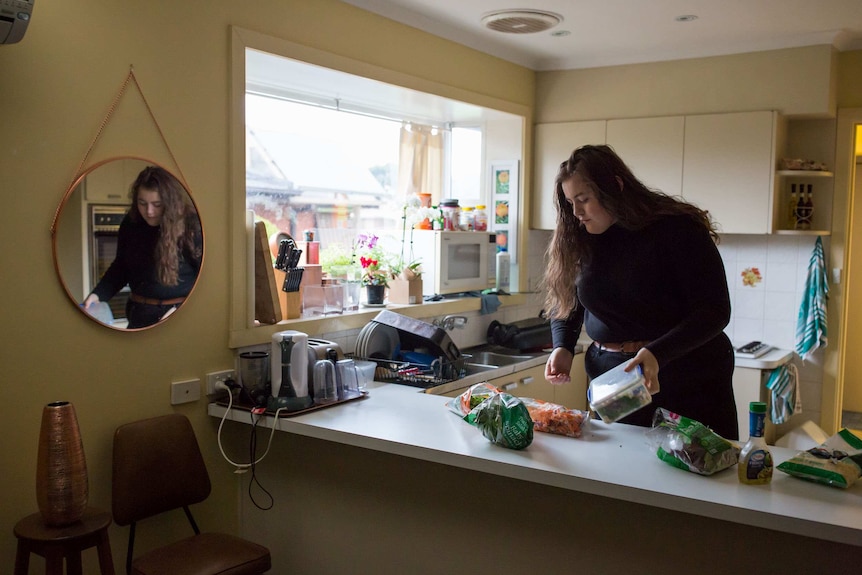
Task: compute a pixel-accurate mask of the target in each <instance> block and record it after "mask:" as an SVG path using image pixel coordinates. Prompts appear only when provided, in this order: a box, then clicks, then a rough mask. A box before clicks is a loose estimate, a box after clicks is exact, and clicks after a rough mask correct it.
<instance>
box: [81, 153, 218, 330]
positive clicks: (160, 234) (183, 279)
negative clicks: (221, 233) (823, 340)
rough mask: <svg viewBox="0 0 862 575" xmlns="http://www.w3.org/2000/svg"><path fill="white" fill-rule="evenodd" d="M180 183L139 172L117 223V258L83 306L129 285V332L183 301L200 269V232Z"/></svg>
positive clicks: (163, 173) (161, 172) (159, 172)
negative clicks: (124, 210)
mask: <svg viewBox="0 0 862 575" xmlns="http://www.w3.org/2000/svg"><path fill="white" fill-rule="evenodd" d="M187 198H188V195H187V193H186V190H185V188H184V187H183V186H182V184H180V182H179V181H178V180H177V179H176V178H175V177H174V176H172V175H171V174H170V173H169V172H168V171H167V170H165V169H164V168H159V167H156V166H148V167H146V168H144V169H143V170H142V171H141V173H140V174H138V177H137V178H136V179H135V182H134V183H133V184H132V206H131V207H130V208H129V211H128V212H127V213H126V217H125V218H123V221H122V223H121V224H120V231H119V235H118V238H117V255H116V258H115V259H114V261H113V263H112V264H111V266H110V267H109V268H108V271H106V272H105V275H104V276H102V278H101V279H100V280H99V283H98V285H96V287H95V288H94V289H93V291H92V293H90V295H89V296H87V299H86V300H85V301H84V306H85V307H86V308H87V309H90V308H92V307H93V306H94V305H95V304H97V303H99V302H100V301H105V302H106V301H108V300H109V299H111V298H112V297H113V296H114V294H116V293H117V292H119V291H120V290H121V289H122V288H123V287H124V286H126V285H128V286H129V288H130V289H131V292H132V293H131V295H130V297H129V301H128V302H127V303H126V317H127V318H128V319H129V326H128V327H129V328H130V329H133V328H140V327H146V326H148V325H152V324H154V323H157V322H158V321H159V320H161V319H163V318H165V317H167V316H168V315H170V314H171V313H173V312H174V311H175V310H176V309H177V307H178V306H179V305H180V304H182V303H183V301H185V298H186V296H187V295H188V294H189V292H191V290H192V287H193V286H194V285H195V281H196V280H197V277H198V272H199V271H200V265H201V258H202V255H203V233H202V231H201V224H200V219H199V218H198V215H197V212H196V210H195V208H194V207H193V206H192V205H191V204H190V203H189V202H188V200H187Z"/></svg>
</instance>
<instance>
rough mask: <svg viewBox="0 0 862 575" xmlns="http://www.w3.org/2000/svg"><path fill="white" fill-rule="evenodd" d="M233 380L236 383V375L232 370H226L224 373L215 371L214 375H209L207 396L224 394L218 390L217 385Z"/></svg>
mask: <svg viewBox="0 0 862 575" xmlns="http://www.w3.org/2000/svg"><path fill="white" fill-rule="evenodd" d="M229 379H232V380H234V381H236V373H235V372H234V370H232V369H226V370H224V371H214V372H212V373H208V374H207V395H216V394H218V393H223V392H222V391H221V390H217V389H216V384H217V383H218V382H220V381H227V380H229Z"/></svg>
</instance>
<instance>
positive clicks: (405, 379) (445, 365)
mask: <svg viewBox="0 0 862 575" xmlns="http://www.w3.org/2000/svg"><path fill="white" fill-rule="evenodd" d="M348 357H353V359H361V360H364V361H373V362H374V363H376V364H377V368H376V369H375V370H374V380H375V381H382V382H385V383H400V384H403V385H410V386H413V387H421V388H423V389H427V388H429V387H435V386H437V385H442V384H444V383H449V382H450V381H455V380H456V379H460V378H462V377H464V375H465V371H466V366H467V357H461V358H459V359H457V360H448V359H446V358H445V357H438V358H437V359H435V360H434V361H432V362H431V365H427V364H423V363H414V362H410V361H401V360H395V359H381V358H376V357H361V356H358V355H355V354H348Z"/></svg>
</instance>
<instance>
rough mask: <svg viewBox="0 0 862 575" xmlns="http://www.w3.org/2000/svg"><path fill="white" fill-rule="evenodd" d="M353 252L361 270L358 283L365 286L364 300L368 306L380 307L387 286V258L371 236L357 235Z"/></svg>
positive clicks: (375, 238)
mask: <svg viewBox="0 0 862 575" xmlns="http://www.w3.org/2000/svg"><path fill="white" fill-rule="evenodd" d="M353 252H354V254H355V256H356V257H358V259H359V265H360V266H361V268H362V275H361V277H360V281H361V282H362V285H363V286H365V293H366V299H367V302H368V304H370V305H382V304H383V297H384V295H385V291H386V288H387V287H388V286H389V277H390V274H391V272H390V270H389V269H388V266H387V261H388V259H389V258H388V257H387V254H386V252H385V251H384V250H383V247H382V246H380V244H379V243H378V237H377V236H376V235H373V234H359V235H358V236H357V237H356V241H355V242H354V244H353Z"/></svg>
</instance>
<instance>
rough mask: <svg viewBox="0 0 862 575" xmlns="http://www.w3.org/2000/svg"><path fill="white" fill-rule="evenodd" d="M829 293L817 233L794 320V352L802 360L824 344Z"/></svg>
mask: <svg viewBox="0 0 862 575" xmlns="http://www.w3.org/2000/svg"><path fill="white" fill-rule="evenodd" d="M828 297H829V285H828V283H827V276H826V257H825V255H824V253H823V241H822V240H821V239H820V236H817V241H815V242H814V250H813V251H812V252H811V259H810V260H809V262H808V277H807V278H806V280H805V290H804V291H803V293H802V303H801V305H800V306H799V318H798V319H797V322H796V353H798V354H799V355H800V356H801V357H802V359H803V360H806V359H811V355H812V354H813V353H814V351H815V350H816V349H817V348H818V347H826V344H827V338H826V335H827V333H826V300H827V299H828Z"/></svg>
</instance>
